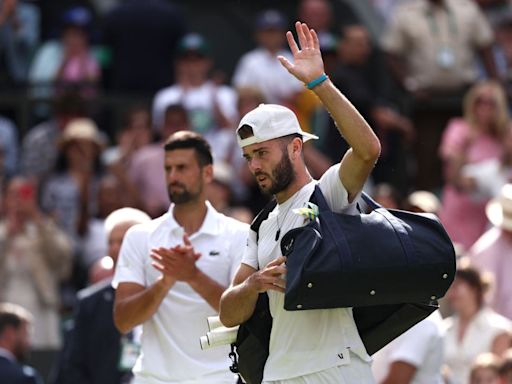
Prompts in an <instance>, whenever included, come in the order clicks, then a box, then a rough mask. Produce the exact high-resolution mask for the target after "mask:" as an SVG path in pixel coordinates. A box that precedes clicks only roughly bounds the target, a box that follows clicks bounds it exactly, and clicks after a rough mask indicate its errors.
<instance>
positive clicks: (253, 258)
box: [242, 229, 259, 269]
mask: <svg viewBox="0 0 512 384" xmlns="http://www.w3.org/2000/svg"><path fill="white" fill-rule="evenodd" d="M242 263H243V264H247V265H248V266H249V267H252V268H254V269H259V265H258V264H259V263H258V243H257V241H256V232H254V231H253V230H252V229H250V230H249V235H248V236H247V241H246V245H245V250H244V253H243V256H242Z"/></svg>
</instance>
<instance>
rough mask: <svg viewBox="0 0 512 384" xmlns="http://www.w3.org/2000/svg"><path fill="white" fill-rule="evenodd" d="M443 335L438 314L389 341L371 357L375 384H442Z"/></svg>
mask: <svg viewBox="0 0 512 384" xmlns="http://www.w3.org/2000/svg"><path fill="white" fill-rule="evenodd" d="M443 338H444V331H443V329H442V319H441V315H440V314H439V311H436V312H434V313H432V314H431V315H430V316H429V317H427V318H426V319H425V320H422V321H420V322H419V323H418V324H416V325H415V326H414V327H412V328H411V329H409V330H408V331H407V332H405V333H404V334H402V335H400V336H399V337H398V338H396V339H395V340H393V341H392V342H391V343H389V344H388V345H386V346H385V347H384V348H382V349H381V350H380V351H378V352H377V353H375V354H374V355H373V356H372V357H373V364H372V371H373V374H374V377H375V380H376V382H377V383H379V384H443V379H442V377H441V366H442V365H443V357H444V340H443Z"/></svg>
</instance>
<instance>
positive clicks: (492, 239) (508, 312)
mask: <svg viewBox="0 0 512 384" xmlns="http://www.w3.org/2000/svg"><path fill="white" fill-rule="evenodd" d="M511 207H512V184H506V185H505V186H504V187H503V188H502V192H501V194H500V196H498V197H496V198H494V199H492V200H491V201H490V202H489V203H488V204H487V209H486V213H487V217H488V218H489V221H490V222H491V223H492V225H493V227H492V228H491V229H489V230H488V231H487V232H485V233H484V234H483V235H482V237H480V239H478V241H477V242H476V243H475V245H473V247H471V249H470V250H469V253H468V256H469V257H470V259H471V262H472V263H473V264H474V265H475V266H476V267H477V268H479V269H481V270H482V271H486V272H488V273H490V274H491V275H492V276H493V277H494V281H495V284H494V289H493V291H492V296H491V306H492V308H493V309H494V310H495V311H496V312H498V313H500V314H501V315H503V316H506V317H508V318H509V319H511V320H512V282H511V280H510V279H509V278H508V272H509V271H511V270H512V269H511V268H512V257H511V255H512V210H511Z"/></svg>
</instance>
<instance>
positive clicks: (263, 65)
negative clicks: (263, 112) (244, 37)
mask: <svg viewBox="0 0 512 384" xmlns="http://www.w3.org/2000/svg"><path fill="white" fill-rule="evenodd" d="M287 28H288V22H287V20H286V19H285V17H284V15H283V14H281V13H280V12H279V11H277V10H274V9H268V10H265V11H262V12H260V13H259V14H258V15H257V16H256V23H255V40H256V43H257V48H255V49H253V50H252V51H250V52H247V53H246V54H244V55H243V56H242V57H241V58H240V60H239V61H238V64H237V66H236V68H235V72H234V75H233V85H234V86H235V87H237V88H241V87H253V88H258V89H259V90H260V91H261V93H262V94H263V96H264V97H265V99H266V100H267V102H268V103H271V104H285V105H289V106H293V105H294V104H295V99H296V96H297V94H298V93H299V92H300V91H302V89H303V87H304V85H303V84H301V83H300V82H299V81H298V80H297V79H295V78H294V77H293V76H290V75H289V73H288V71H287V70H286V69H285V68H284V67H283V66H282V65H281V63H280V62H279V60H277V56H284V57H286V58H288V59H289V60H290V59H291V53H290V52H289V51H288V50H286V49H285V45H286V30H287Z"/></svg>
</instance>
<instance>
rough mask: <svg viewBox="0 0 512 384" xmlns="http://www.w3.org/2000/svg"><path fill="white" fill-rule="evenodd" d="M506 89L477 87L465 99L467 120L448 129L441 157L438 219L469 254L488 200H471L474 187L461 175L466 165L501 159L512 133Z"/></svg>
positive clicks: (486, 85)
mask: <svg viewBox="0 0 512 384" xmlns="http://www.w3.org/2000/svg"><path fill="white" fill-rule="evenodd" d="M510 127H511V125H510V119H509V115H508V109H507V101H506V97H505V93H504V91H503V88H502V87H501V86H500V85H499V84H498V83H495V82H488V81H484V82H480V83H477V84H476V85H474V86H473V87H472V88H471V90H470V91H469V92H468V93H467V94H466V96H465V98H464V116H463V117H462V118H454V119H452V120H451V121H450V122H449V124H448V126H447V127H446V129H445V131H444V133H443V138H442V141H441V147H440V148H439V155H440V157H441V159H442V160H443V163H444V178H445V186H444V188H443V192H442V207H441V211H440V213H439V217H440V219H441V221H442V222H443V224H444V226H445V228H446V231H447V232H448V235H450V238H451V239H452V240H453V241H454V242H457V243H460V244H461V245H462V246H464V248H465V250H468V249H469V248H470V247H471V246H472V245H473V243H474V242H475V241H476V240H477V239H478V238H479V237H480V236H481V235H482V234H483V233H484V231H485V229H486V226H487V218H486V216H485V205H486V203H487V201H488V200H486V199H475V198H474V197H473V196H472V191H473V185H474V184H473V183H468V182H467V181H468V179H467V178H465V177H464V175H463V174H462V173H461V169H462V166H463V165H465V164H476V163H478V162H481V161H485V160H490V159H499V158H500V157H501V156H502V155H503V152H504V148H503V140H504V139H505V136H506V134H507V133H508V131H509V129H510Z"/></svg>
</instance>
